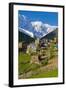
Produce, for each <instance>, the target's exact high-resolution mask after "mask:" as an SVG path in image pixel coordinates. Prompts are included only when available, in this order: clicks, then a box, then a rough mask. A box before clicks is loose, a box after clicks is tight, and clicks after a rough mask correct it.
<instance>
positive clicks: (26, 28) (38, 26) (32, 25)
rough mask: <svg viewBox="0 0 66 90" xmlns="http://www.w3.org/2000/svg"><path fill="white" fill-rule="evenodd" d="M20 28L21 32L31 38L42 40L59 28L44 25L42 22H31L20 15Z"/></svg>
mask: <svg viewBox="0 0 66 90" xmlns="http://www.w3.org/2000/svg"><path fill="white" fill-rule="evenodd" d="M18 28H19V31H20V32H23V33H24V34H27V35H29V36H30V37H33V38H34V37H36V38H42V37H44V36H45V35H47V34H48V33H50V32H52V31H53V30H55V29H56V28H57V26H52V25H49V24H44V23H43V22H42V21H30V19H29V18H27V17H26V16H24V15H20V14H19V17H18Z"/></svg>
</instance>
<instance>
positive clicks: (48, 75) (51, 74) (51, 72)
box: [30, 69, 58, 78]
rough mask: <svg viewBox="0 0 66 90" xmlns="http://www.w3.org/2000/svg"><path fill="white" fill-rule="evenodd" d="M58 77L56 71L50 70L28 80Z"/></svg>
mask: <svg viewBox="0 0 66 90" xmlns="http://www.w3.org/2000/svg"><path fill="white" fill-rule="evenodd" d="M57 76H58V70H57V69H55V70H52V71H47V72H43V73H40V74H38V75H33V76H32V77H30V78H47V77H57Z"/></svg>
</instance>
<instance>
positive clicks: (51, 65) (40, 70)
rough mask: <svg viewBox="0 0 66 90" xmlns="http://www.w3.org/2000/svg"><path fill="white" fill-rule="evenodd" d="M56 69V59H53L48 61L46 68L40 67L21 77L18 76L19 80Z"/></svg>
mask: <svg viewBox="0 0 66 90" xmlns="http://www.w3.org/2000/svg"><path fill="white" fill-rule="evenodd" d="M56 68H58V57H55V58H53V59H51V60H49V61H48V64H47V65H46V66H42V67H40V68H38V69H36V70H34V71H29V72H27V73H25V74H23V75H20V76H19V79H21V78H29V77H31V76H32V75H36V74H39V73H43V72H47V71H51V70H54V69H56Z"/></svg>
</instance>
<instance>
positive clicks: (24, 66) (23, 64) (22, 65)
mask: <svg viewBox="0 0 66 90" xmlns="http://www.w3.org/2000/svg"><path fill="white" fill-rule="evenodd" d="M30 60H31V57H30V55H28V54H23V53H19V61H18V62H19V65H18V67H19V68H18V71H19V75H21V74H23V73H26V72H29V71H31V70H32V71H34V70H35V71H37V68H39V66H37V65H36V64H30ZM57 76H58V70H57V69H54V70H52V71H47V72H42V73H39V74H38V75H32V76H31V77H29V78H44V77H57Z"/></svg>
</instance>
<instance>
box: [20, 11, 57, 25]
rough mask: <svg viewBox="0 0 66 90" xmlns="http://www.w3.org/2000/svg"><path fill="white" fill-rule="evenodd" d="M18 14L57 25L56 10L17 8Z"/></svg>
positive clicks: (32, 19)
mask: <svg viewBox="0 0 66 90" xmlns="http://www.w3.org/2000/svg"><path fill="white" fill-rule="evenodd" d="M18 14H21V15H25V16H26V17H28V18H29V19H30V20H31V21H42V22H43V23H45V24H50V25H54V26H58V13H57V12H41V11H22V10H19V11H18Z"/></svg>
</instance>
